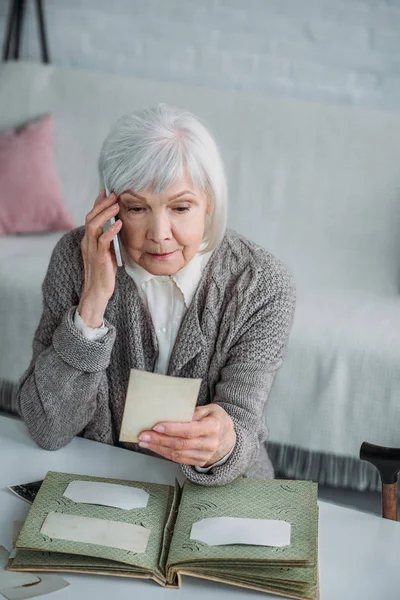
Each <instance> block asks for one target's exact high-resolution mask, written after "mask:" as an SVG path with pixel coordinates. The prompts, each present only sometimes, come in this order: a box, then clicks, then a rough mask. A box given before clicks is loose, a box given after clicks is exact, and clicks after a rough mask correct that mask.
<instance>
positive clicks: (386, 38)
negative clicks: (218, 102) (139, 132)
mask: <svg viewBox="0 0 400 600" xmlns="http://www.w3.org/2000/svg"><path fill="white" fill-rule="evenodd" d="M7 4H8V3H6V2H5V1H3V2H1V3H0V30H1V39H0V42H1V43H3V37H4V29H5V22H6V16H7ZM44 5H45V12H46V18H47V25H48V32H49V42H50V44H49V45H50V52H51V59H52V62H53V63H54V64H62V65H70V66H78V67H83V68H89V69H95V70H100V71H105V72H113V73H120V74H126V75H137V76H144V77H149V78H154V79H167V80H174V81H180V82H190V83H195V84H200V85H213V86H215V85H217V86H221V87H224V88H228V89H233V88H236V89H239V88H241V89H248V90H258V91H267V92H269V93H278V94H281V95H285V96H293V97H297V98H306V99H312V100H322V101H326V102H330V103H336V104H355V105H363V106H369V107H376V108H383V109H389V110H398V109H399V107H400V0H113V1H112V2H110V0H81V1H79V0H44ZM33 6H34V3H33V1H31V2H28V9H29V10H28V13H27V19H26V27H25V37H24V45H23V49H22V58H25V59H26V58H29V59H38V58H39V49H38V39H37V34H36V21H35V19H34V12H33ZM116 93H118V90H116Z"/></svg>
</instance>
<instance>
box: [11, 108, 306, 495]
mask: <svg viewBox="0 0 400 600" xmlns="http://www.w3.org/2000/svg"><path fill="white" fill-rule="evenodd" d="M99 168H100V173H101V175H102V176H103V177H104V181H105V183H106V187H107V188H108V189H110V190H112V193H111V194H110V195H109V196H107V195H106V193H105V190H104V189H103V190H101V191H100V193H99V195H98V197H97V199H96V201H95V203H94V205H93V208H92V210H91V211H90V212H89V213H88V214H87V216H86V223H85V227H79V228H77V229H75V230H73V231H70V232H68V233H67V234H65V235H64V236H63V237H62V238H61V240H60V241H59V242H58V244H57V245H56V247H55V249H54V251H53V254H52V256H51V259H50V264H49V268H48V271H47V274H46V277H45V280H44V282H43V287H42V290H43V314H42V317H41V320H40V323H39V326H38V328H37V331H36V333H35V337H34V340H33V357H32V361H31V364H30V366H29V368H28V370H27V371H26V373H25V374H24V376H23V377H22V379H21V381H20V383H19V388H18V398H17V401H18V408H19V411H20V414H21V415H22V417H23V419H24V421H25V423H26V425H27V427H28V429H29V431H30V434H31V435H32V437H33V438H34V439H35V440H36V442H37V443H38V444H39V445H40V446H41V447H43V448H46V449H49V450H55V449H57V448H60V447H62V446H64V445H65V444H68V442H69V441H70V440H71V439H72V438H73V437H74V436H75V435H81V436H83V437H86V438H90V439H92V440H97V441H100V442H104V443H106V444H114V445H119V446H123V447H127V448H129V449H131V450H135V451H138V452H144V453H149V454H152V455H153V454H155V455H157V456H161V457H164V458H166V459H169V460H172V461H175V462H177V463H180V464H181V466H182V470H183V472H184V474H185V476H186V477H187V478H189V479H190V480H192V481H194V482H196V483H199V484H202V485H220V484H225V483H227V482H230V481H232V480H233V479H234V478H236V477H237V476H239V475H246V476H257V477H266V478H272V477H273V476H274V472H273V468H272V465H271V462H270V460H269V458H268V454H267V451H266V448H265V445H264V442H265V439H266V436H267V429H266V426H265V421H264V409H265V405H266V401H267V398H268V394H269V391H270V389H271V386H272V383H273V380H274V377H275V374H276V372H277V370H278V369H279V367H280V365H281V364H282V361H283V356H284V352H285V348H286V345H287V340H288V336H289V333H290V329H291V325H292V321H293V314H294V309H295V286H294V282H293V278H292V276H291V274H290V272H289V271H288V269H287V268H286V267H285V265H284V264H283V263H282V262H281V261H280V260H279V259H278V258H276V257H274V256H273V255H272V254H271V253H269V252H267V251H266V250H264V249H262V248H260V247H259V246H257V245H256V244H254V243H252V242H251V241H249V240H247V239H246V238H244V237H242V236H241V235H239V234H237V233H235V232H233V231H230V230H227V229H226V212H227V210H226V204H227V188H226V181H225V176H224V171H223V167H222V163H221V159H220V155H219V152H218V149H217V146H216V144H215V142H214V140H213V138H212V137H211V135H210V134H209V132H208V131H207V129H206V128H205V127H204V125H203V124H202V123H201V122H200V120H199V119H197V118H196V117H194V116H193V115H192V114H190V113H188V112H186V111H182V110H178V109H174V108H170V107H167V106H165V105H159V106H157V107H156V108H155V109H148V110H143V111H140V112H136V113H134V114H132V115H129V116H124V117H122V118H121V119H119V121H117V123H116V124H115V126H114V127H113V128H112V130H111V132H110V133H109V135H108V137H107V138H106V140H105V142H104V145H103V148H102V151H101V155H100V160H99ZM249 210H251V199H249ZM117 215H118V219H117V221H116V223H115V224H114V225H112V226H111V227H109V228H108V229H107V230H106V231H105V233H103V226H104V225H105V224H106V222H107V221H108V220H109V219H110V218H111V217H113V216H114V217H117ZM117 234H119V238H120V242H121V247H122V248H121V249H122V256H123V261H124V267H123V268H118V267H117V263H116V258H115V254H114V250H113V244H112V240H113V238H114V237H115V236H116V235H117ZM132 368H135V369H140V370H146V371H151V372H154V373H163V374H167V375H171V376H174V377H190V378H201V379H202V384H201V388H200V393H199V397H198V401H197V407H196V409H195V413H194V417H193V420H192V422H190V423H173V422H166V423H159V424H158V425H157V426H155V427H154V429H153V430H152V431H144V432H142V434H141V436H140V442H139V443H138V444H126V443H120V442H119V441H118V440H119V432H120V428H121V422H122V415H123V411H124V403H125V398H126V392H127V388H128V380H129V375H130V369H132Z"/></svg>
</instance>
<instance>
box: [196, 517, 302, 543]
mask: <svg viewBox="0 0 400 600" xmlns="http://www.w3.org/2000/svg"><path fill="white" fill-rule="evenodd" d="M290 530H291V526H290V523H288V522H287V521H280V520H278V519H276V520H275V519H245V518H243V519H241V518H236V517H212V518H209V519H202V520H201V521H197V523H193V525H192V529H191V532H190V539H191V540H199V541H200V542H204V543H205V544H208V545H209V546H222V545H226V544H250V545H253V546H275V547H280V546H289V545H290Z"/></svg>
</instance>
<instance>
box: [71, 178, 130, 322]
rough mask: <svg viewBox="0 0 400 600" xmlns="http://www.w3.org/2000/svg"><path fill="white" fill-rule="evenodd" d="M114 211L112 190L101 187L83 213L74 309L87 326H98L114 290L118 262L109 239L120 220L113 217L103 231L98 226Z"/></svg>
mask: <svg viewBox="0 0 400 600" xmlns="http://www.w3.org/2000/svg"><path fill="white" fill-rule="evenodd" d="M118 211H119V205H118V204H117V196H116V194H115V193H114V192H112V193H111V194H110V195H109V196H106V193H105V190H104V189H103V190H101V191H100V193H99V195H98V196H97V198H96V201H95V203H94V205H93V208H92V210H91V211H90V212H89V213H88V214H87V215H86V220H85V227H86V230H85V235H84V236H83V238H82V242H81V250H82V256H83V264H84V268H85V282H84V287H83V292H82V296H81V299H80V302H79V307H78V311H79V314H80V316H81V317H82V319H83V321H84V323H85V325H87V326H88V327H101V325H102V323H103V316H104V313H105V310H106V307H107V304H108V301H109V299H110V298H111V296H112V295H113V292H114V288H115V276H116V273H117V269H118V266H117V261H116V258H115V252H114V247H113V245H112V240H113V238H114V236H115V235H117V233H118V232H119V231H120V230H121V227H122V222H121V221H120V220H119V219H117V221H116V222H115V224H114V225H111V226H110V227H109V228H108V229H107V231H106V232H105V233H103V230H102V227H103V225H105V224H106V222H107V221H108V220H109V219H111V217H116V215H117V214H118Z"/></svg>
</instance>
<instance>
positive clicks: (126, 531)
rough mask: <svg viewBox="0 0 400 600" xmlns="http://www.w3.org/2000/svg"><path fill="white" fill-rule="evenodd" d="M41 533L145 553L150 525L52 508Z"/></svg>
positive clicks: (57, 537)
mask: <svg viewBox="0 0 400 600" xmlns="http://www.w3.org/2000/svg"><path fill="white" fill-rule="evenodd" d="M40 533H43V534H44V535H47V536H49V537H50V538H55V539H57V540H68V541H70V542H83V543H84V544H96V545H97V546H107V547H108V548H118V549H120V550H130V551H131V552H138V553H142V552H146V548H147V542H148V541H149V536H150V529H146V527H142V526H141V525H133V524H132V523H122V522H121V521H106V520H104V519H94V518H92V517H81V516H78V515H66V514H64V513H55V512H51V513H49V514H48V515H47V517H46V519H45V521H44V523H43V525H42V528H41V530H40Z"/></svg>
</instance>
